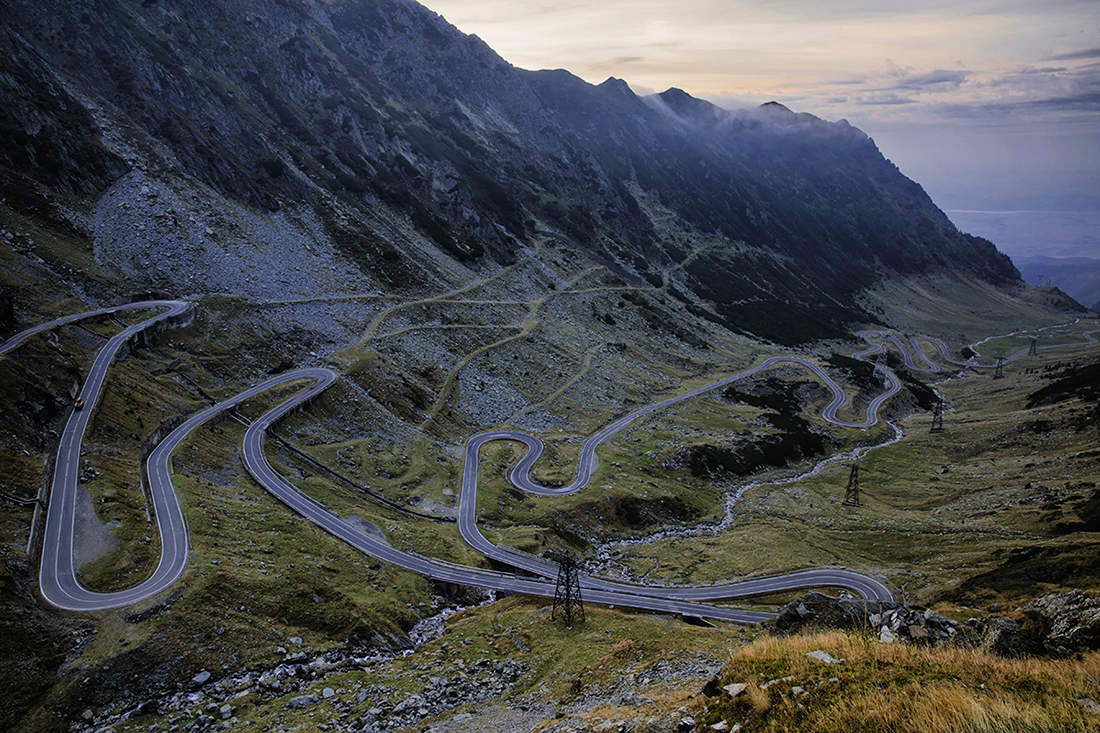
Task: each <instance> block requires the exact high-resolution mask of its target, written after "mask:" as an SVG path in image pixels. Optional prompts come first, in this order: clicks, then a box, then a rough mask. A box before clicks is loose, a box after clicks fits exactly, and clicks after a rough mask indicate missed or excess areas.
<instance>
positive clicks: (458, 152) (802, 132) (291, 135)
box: [0, 0, 1018, 343]
mask: <svg viewBox="0 0 1100 733" xmlns="http://www.w3.org/2000/svg"><path fill="white" fill-rule="evenodd" d="M5 15H6V19H5V29H4V30H3V31H2V32H0V44H2V49H0V50H2V53H0V59H2V60H0V65H2V71H3V74H2V75H0V87H2V88H3V95H4V98H5V100H6V101H7V103H6V104H5V105H4V106H3V108H2V109H0V129H2V130H3V132H4V135H5V138H6V139H8V140H10V141H11V143H10V144H9V145H6V146H4V149H3V150H0V187H2V191H3V195H4V196H6V197H8V198H9V200H10V201H13V202H16V203H18V204H19V205H20V206H21V207H23V208H26V209H32V210H36V211H38V213H39V214H41V215H46V216H51V217H53V218H56V219H60V220H63V221H64V222H65V223H67V224H68V225H69V226H72V227H74V228H76V229H81V228H82V227H84V226H86V221H83V220H82V217H81V215H80V212H81V211H86V210H87V206H88V204H89V202H94V201H95V200H97V199H98V198H99V197H100V196H101V195H102V193H103V192H104V191H106V190H108V189H109V188H110V187H111V186H112V185H113V184H114V183H115V182H116V181H118V180H119V179H120V178H122V177H123V176H124V175H125V174H126V173H127V172H128V171H133V170H135V169H140V170H145V169H148V170H150V171H153V172H155V173H156V174H157V175H160V176H162V177H165V178H166V179H167V180H169V181H171V180H183V179H187V180H193V181H195V182H197V183H199V184H201V185H203V186H206V187H209V188H210V189H211V190H212V191H214V192H216V194H217V195H218V196H221V197H223V198H224V199H228V200H229V201H231V202H233V205H234V206H237V205H245V206H248V207H252V208H254V209H256V210H260V211H265V210H266V211H279V210H286V209H288V208H292V209H295V210H299V209H301V208H302V207H304V209H305V211H306V213H305V217H306V218H307V219H310V220H313V219H316V220H317V221H318V222H319V223H320V228H322V229H323V231H324V235H325V236H327V237H328V238H329V239H331V241H332V242H333V243H334V244H335V245H336V246H337V247H338V248H339V249H340V250H341V252H342V253H343V254H344V255H346V257H347V258H348V259H349V260H350V261H352V262H354V263H355V264H356V265H357V266H359V267H360V268H361V269H362V270H363V272H364V273H366V274H369V276H370V277H369V280H370V281H373V282H378V283H379V284H381V285H382V286H388V287H416V286H418V285H422V284H424V283H425V282H428V281H431V279H432V278H431V273H430V272H429V271H430V267H429V268H426V267H425V266H424V265H423V264H422V263H421V264H418V263H417V262H415V258H410V257H409V256H408V255H409V253H408V251H407V250H408V247H407V246H406V244H405V243H404V242H403V238H402V237H400V236H394V231H393V224H392V222H393V221H394V219H393V218H392V217H391V218H387V217H386V216H385V215H384V214H395V215H396V216H397V218H398V219H400V220H401V221H404V222H406V223H411V225H412V227H413V228H415V229H416V231H417V232H419V233H420V234H421V235H423V236H425V237H426V238H427V239H428V240H429V241H430V242H431V244H432V246H434V247H435V250H436V252H437V253H438V256H439V257H445V258H447V259H451V258H453V259H454V260H456V261H458V262H463V263H466V264H467V266H470V267H473V268H475V269H477V268H482V267H485V266H490V267H491V266H493V263H494V262H495V263H508V262H511V261H513V260H514V259H515V258H516V257H517V253H518V252H519V251H520V250H521V249H522V248H523V247H524V246H525V245H526V244H527V243H529V242H530V241H532V240H533V239H534V238H535V237H536V236H537V235H539V234H540V233H541V234H545V233H547V232H553V233H555V234H556V235H557V236H559V237H560V238H562V239H563V240H565V241H567V242H569V243H570V244H572V245H573V246H575V247H578V248H583V249H585V250H587V251H588V252H589V253H590V254H593V255H595V256H596V257H598V258H599V259H600V260H601V261H604V262H606V263H607V264H608V265H610V266H612V267H614V268H615V269H617V270H618V271H619V272H620V273H621V274H623V275H624V276H626V277H628V278H630V279H636V280H638V281H643V280H646V281H649V282H650V283H653V284H660V283H661V279H662V275H661V273H662V272H663V271H665V270H668V269H669V267H670V266H672V265H674V264H676V263H680V262H685V261H687V264H686V265H685V266H684V267H683V268H682V270H681V272H680V273H679V274H678V275H677V277H676V278H675V281H674V283H673V284H674V287H673V288H672V290H671V291H672V292H673V293H674V294H675V295H676V296H677V297H679V298H681V299H682V300H684V301H685V302H686V303H688V304H690V306H691V307H692V308H693V309H694V310H696V311H697V312H698V313H699V314H702V315H705V317H707V318H710V319H712V320H715V321H717V322H720V323H722V324H724V325H727V326H729V327H731V328H733V329H734V330H738V331H745V332H752V333H755V334H757V335H761V336H765V337H768V338H771V339H774V340H778V341H783V342H788V343H793V342H798V341H802V340H806V339H809V338H811V337H817V336H823V335H828V334H829V333H835V332H836V331H837V329H839V328H840V327H841V326H842V325H843V324H845V323H846V322H850V321H868V320H873V319H872V318H871V316H870V315H869V314H867V313H866V312H863V311H861V310H860V309H859V307H858V306H856V305H853V302H854V300H853V298H852V296H853V295H854V294H855V293H857V292H858V291H859V290H861V289H863V288H866V287H870V286H872V285H874V284H876V283H881V282H882V280H883V279H885V278H890V277H893V276H898V275H909V274H914V273H922V272H929V271H936V270H944V269H947V268H950V269H953V270H956V271H959V272H961V273H963V274H964V275H965V276H967V277H974V278H980V279H982V280H985V281H988V282H992V283H995V284H1007V283H1013V282H1017V281H1018V273H1017V272H1016V270H1015V269H1014V268H1013V266H1012V265H1011V263H1010V262H1009V260H1008V259H1007V258H1005V257H1004V256H1002V255H1000V254H999V253H997V251H996V250H995V248H994V247H993V246H992V245H991V244H990V243H988V242H986V241H984V240H980V239H978V238H975V237H970V236H968V235H964V234H961V233H959V232H958V231H956V229H955V228H954V226H953V225H952V224H951V223H950V221H949V220H948V219H947V218H946V216H944V214H943V213H942V212H941V211H939V209H937V208H936V206H935V205H934V204H933V203H932V201H931V200H930V199H929V198H928V196H927V195H926V194H925V193H924V191H923V190H922V189H921V188H920V186H918V185H917V184H915V183H914V182H912V181H910V180H908V179H907V178H905V177H904V176H903V175H902V174H901V173H900V172H899V171H898V170H897V168H896V167H895V166H894V165H893V164H891V163H890V162H889V161H888V160H886V159H885V158H883V156H882V155H881V154H880V153H879V151H878V149H877V148H876V147H875V145H874V143H873V141H872V140H871V139H870V138H868V137H867V136H866V135H865V134H863V133H862V132H860V131H859V130H857V129H855V128H853V127H851V126H850V125H848V124H847V123H846V122H839V123H827V122H825V121H822V120H820V119H818V118H816V117H813V116H811V115H806V114H794V113H792V112H791V111H789V110H788V109H786V108H785V107H782V106H781V105H778V104H768V105H764V106H763V107H762V108H760V109H758V110H755V111H750V112H745V113H737V114H735V113H731V112H727V111H725V110H721V109H719V108H717V107H714V106H713V105H710V104H708V103H706V102H703V101H701V100H698V99H694V98H692V97H690V96H688V95H687V94H685V93H683V92H680V91H678V90H669V91H668V92H665V93H664V94H661V95H657V96H654V97H650V98H641V97H638V96H636V95H635V94H634V93H633V92H632V91H631V90H630V89H629V87H628V86H627V85H626V84H625V83H624V82H622V81H619V80H616V79H609V80H608V81H607V82H605V83H603V84H600V85H598V86H594V85H591V84H588V83H586V82H584V81H582V80H581V79H578V78H577V77H575V76H573V75H571V74H569V73H568V72H566V71H562V70H554V71H525V70H522V69H517V68H515V67H513V66H511V65H510V64H508V63H507V62H505V61H504V60H503V59H501V58H500V57H499V56H497V55H496V54H495V53H494V52H493V51H492V50H491V49H489V48H488V47H487V46H486V45H485V44H484V43H483V42H482V41H481V40H480V39H478V38H477V37H475V36H467V35H464V34H462V33H460V32H459V31H458V30H456V29H455V28H454V27H452V26H450V25H449V24H448V23H447V22H446V21H445V20H444V19H443V18H441V17H439V16H438V15H436V14H434V13H432V12H431V11H429V10H427V9H425V8H423V7H421V6H420V5H418V4H416V3H414V2H410V1H409V0H346V1H341V2H322V1H321V0H286V1H285V2H279V3H258V2H254V1H249V0H230V1H229V2H224V3H216V4H213V5H211V4H209V3H200V2H195V1H193V0H172V1H170V0H160V1H151V2H142V3H137V2H129V1H125V0H104V1H103V2H52V1H49V2H34V3H32V2H29V1H27V0H14V1H13V2H11V3H9V5H8V11H7V12H6V13H5ZM179 225H180V226H183V227H187V226H188V222H187V221H183V222H181V223H179ZM703 237H705V238H708V239H711V240H712V241H717V242H719V243H721V244H722V245H723V246H717V247H710V248H708V250H707V251H705V252H698V251H695V250H694V249H693V247H692V246H691V245H692V243H694V242H697V241H699V239H700V238H703ZM152 239H153V241H154V243H155V238H152ZM299 254H300V256H301V257H302V260H303V262H305V263H307V264H308V262H309V258H310V252H309V251H308V250H305V249H304V250H303V251H301V252H300V253H299ZM155 269H156V265H155V263H154V265H153V267H152V269H151V270H150V271H155ZM129 277H131V278H138V279H140V277H141V274H140V273H136V274H131V275H130V276H129ZM150 277H151V275H150ZM778 302H781V303H783V304H784V308H783V309H782V313H783V314H784V317H783V318H776V317H775V314H776V312H777V310H776V309H775V307H774V306H775V305H776V304H777V303H778Z"/></svg>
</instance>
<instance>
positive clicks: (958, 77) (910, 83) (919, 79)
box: [882, 69, 971, 91]
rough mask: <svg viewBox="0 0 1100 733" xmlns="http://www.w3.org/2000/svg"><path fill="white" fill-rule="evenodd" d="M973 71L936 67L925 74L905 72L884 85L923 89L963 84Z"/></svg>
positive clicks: (888, 88)
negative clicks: (894, 80)
mask: <svg viewBox="0 0 1100 733" xmlns="http://www.w3.org/2000/svg"><path fill="white" fill-rule="evenodd" d="M970 74H971V72H969V71H963V70H961V69H936V70H934V71H929V72H926V73H923V74H905V75H904V76H902V77H901V78H899V79H898V80H897V81H896V82H894V83H893V84H891V85H889V86H886V87H882V89H884V90H902V89H904V90H912V91H922V90H925V89H928V88H937V87H938V88H943V87H954V88H958V87H960V86H962V84H963V83H964V82H966V79H967V77H968V76H970Z"/></svg>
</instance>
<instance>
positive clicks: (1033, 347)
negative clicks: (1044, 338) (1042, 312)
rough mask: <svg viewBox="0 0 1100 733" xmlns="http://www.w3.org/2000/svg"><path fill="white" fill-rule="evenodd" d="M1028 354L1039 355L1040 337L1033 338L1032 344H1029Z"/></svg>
mask: <svg viewBox="0 0 1100 733" xmlns="http://www.w3.org/2000/svg"><path fill="white" fill-rule="evenodd" d="M1027 355H1028V356H1038V355H1039V339H1038V338H1033V339H1031V346H1029V347H1028V349H1027Z"/></svg>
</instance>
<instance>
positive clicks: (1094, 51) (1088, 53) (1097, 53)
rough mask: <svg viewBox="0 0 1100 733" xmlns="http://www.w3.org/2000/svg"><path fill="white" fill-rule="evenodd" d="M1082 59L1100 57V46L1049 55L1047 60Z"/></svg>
mask: <svg viewBox="0 0 1100 733" xmlns="http://www.w3.org/2000/svg"><path fill="white" fill-rule="evenodd" d="M1081 59H1100V48H1089V49H1086V50H1084V51H1072V52H1070V53H1059V54H1055V55H1053V56H1047V57H1046V60H1047V61H1078V60H1081Z"/></svg>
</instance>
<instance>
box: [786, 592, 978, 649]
mask: <svg viewBox="0 0 1100 733" xmlns="http://www.w3.org/2000/svg"><path fill="white" fill-rule="evenodd" d="M826 628H827V629H845V630H847V631H863V630H866V631H868V632H871V633H874V635H875V636H877V637H878V639H879V640H880V641H882V642H884V643H893V642H897V641H905V642H909V643H915V644H929V645H935V644H940V643H943V642H947V641H952V640H954V638H955V636H956V634H957V633H958V624H957V623H956V622H954V621H951V620H950V619H947V618H944V617H943V616H940V615H939V614H936V613H933V612H932V611H931V610H930V609H928V610H922V609H918V608H911V607H907V606H903V605H902V604H900V603H893V602H885V601H868V600H864V599H862V598H859V599H856V598H836V597H834V596H827V595H825V594H824V593H810V594H808V595H806V596H804V597H802V598H800V599H798V600H797V601H793V602H791V603H788V604H787V605H786V606H784V607H783V610H782V611H780V613H779V617H778V618H776V620H775V626H774V630H775V633H777V634H779V635H780V636H787V635H789V634H794V633H797V632H800V631H802V630H804V629H826Z"/></svg>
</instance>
